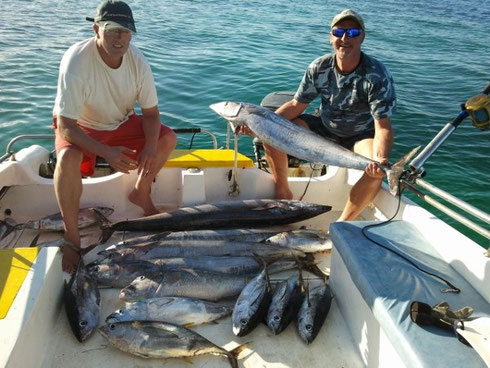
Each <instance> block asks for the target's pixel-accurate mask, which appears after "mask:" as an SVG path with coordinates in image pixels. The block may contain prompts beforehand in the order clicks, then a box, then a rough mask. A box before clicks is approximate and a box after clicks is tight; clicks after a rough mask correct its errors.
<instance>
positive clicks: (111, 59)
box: [53, 0, 177, 273]
mask: <svg viewBox="0 0 490 368" xmlns="http://www.w3.org/2000/svg"><path fill="white" fill-rule="evenodd" d="M87 20H89V21H92V22H94V24H93V30H94V32H95V36H94V37H92V38H89V39H87V40H84V41H81V42H78V43H76V44H75V45H73V46H71V47H70V48H69V49H68V51H67V52H66V53H65V54H64V56H63V58H62V60H61V64H60V71H59V78H58V91H57V95H56V101H55V106H54V110H53V117H54V124H53V128H54V129H55V135H56V139H55V148H56V153H57V163H56V170H55V173H54V184H55V193H56V198H57V201H58V205H59V207H60V210H61V214H62V215H63V220H64V225H65V235H64V237H65V244H66V246H65V247H64V249H63V262H62V266H63V270H64V271H66V272H70V273H71V272H73V271H74V270H75V267H76V265H77V263H78V261H79V259H80V234H79V231H78V211H79V206H80V197H81V194H82V180H81V178H82V176H91V175H92V174H93V172H94V167H95V160H96V156H100V157H103V158H104V159H105V160H106V161H107V162H108V163H109V165H110V166H111V167H112V168H114V169H115V170H116V171H120V172H123V173H129V171H130V170H134V169H137V170H138V174H139V175H138V179H137V181H136V184H135V186H134V188H133V190H132V191H131V192H130V193H129V195H128V198H129V200H130V201H131V202H132V203H134V204H136V205H137V206H139V207H141V208H142V210H143V213H144V215H153V214H156V213H158V210H157V209H156V208H155V206H154V204H153V202H152V200H151V198H150V190H151V184H152V182H153V180H154V178H155V176H156V174H157V173H158V172H159V171H160V169H161V168H162V167H163V164H164V163H165V161H166V160H167V159H168V157H169V155H170V153H171V152H172V150H173V149H174V148H175V145H176V142H177V139H176V136H175V133H174V132H173V130H172V129H170V128H169V127H167V126H165V125H163V124H162V123H161V122H160V113H159V110H158V99H157V93H156V88H155V83H154V80H153V75H152V72H151V69H150V66H149V64H148V62H147V61H146V59H145V57H144V56H143V54H142V53H141V52H140V51H139V50H138V49H136V47H134V46H133V45H131V38H132V34H133V33H134V32H136V27H135V25H134V19H133V14H132V11H131V9H130V7H129V6H128V5H127V4H126V3H124V2H122V1H117V0H108V1H104V2H102V3H100V4H99V6H98V7H97V10H96V15H95V18H87ZM136 102H138V103H139V106H140V107H141V115H138V114H136V113H135V111H134V106H135V103H136Z"/></svg>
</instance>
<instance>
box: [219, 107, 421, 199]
mask: <svg viewBox="0 0 490 368" xmlns="http://www.w3.org/2000/svg"><path fill="white" fill-rule="evenodd" d="M210 108H211V109H212V110H214V111H215V112H216V113H217V114H218V115H220V116H222V117H223V118H225V119H226V120H228V121H229V122H230V123H231V125H232V127H233V130H236V128H237V127H239V126H246V127H248V128H249V129H250V130H251V131H252V133H253V134H255V135H256V136H257V137H259V138H260V139H261V140H262V141H263V142H265V143H267V144H269V145H271V146H273V147H275V148H277V149H279V150H281V151H283V152H286V153H288V154H290V155H293V156H295V157H297V158H300V159H303V160H307V161H311V162H315V163H324V164H328V165H335V166H340V167H347V168H351V169H358V170H364V169H365V168H366V167H367V166H368V165H369V164H370V163H371V162H374V161H373V160H371V159H368V158H366V157H364V156H361V155H359V154H357V153H355V152H352V151H350V150H348V149H346V148H344V147H342V146H340V145H338V144H336V143H334V142H333V141H331V140H328V139H325V138H323V137H322V136H320V135H318V134H316V133H314V132H312V131H310V130H308V129H305V128H303V127H300V126H298V125H296V124H293V123H291V122H290V121H289V120H287V119H285V118H283V117H282V116H280V115H278V114H276V113H275V112H272V111H271V110H269V109H267V108H265V107H262V106H257V105H253V104H249V103H243V102H240V103H237V102H230V101H226V102H219V103H215V104H213V105H211V106H210ZM418 149H419V147H417V148H415V149H413V150H412V151H411V152H409V153H408V154H407V155H406V156H404V157H403V158H402V159H400V160H399V161H398V162H396V163H395V164H393V165H379V166H380V167H381V168H382V169H383V170H384V171H385V172H386V174H387V176H388V184H389V186H390V192H391V193H392V194H393V195H396V194H397V193H398V181H399V178H400V176H401V174H402V173H403V166H404V165H405V163H407V162H408V161H409V160H410V158H411V157H412V156H413V155H414V154H415V153H416V151H417V150H418Z"/></svg>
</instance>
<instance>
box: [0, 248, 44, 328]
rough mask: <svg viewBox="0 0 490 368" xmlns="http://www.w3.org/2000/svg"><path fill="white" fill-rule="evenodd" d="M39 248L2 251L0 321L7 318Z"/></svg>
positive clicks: (0, 261)
mask: <svg viewBox="0 0 490 368" xmlns="http://www.w3.org/2000/svg"><path fill="white" fill-rule="evenodd" d="M38 253H39V248H36V247H34V248H15V249H0V319H3V318H5V317H6V316H7V313H8V311H9V309H10V306H11V305H12V302H13V301H14V299H15V296H16V295H17V292H18V291H19V289H20V287H21V286H22V283H23V282H24V279H25V278H26V276H27V273H28V272H29V270H30V269H31V266H32V264H33V262H34V260H35V259H36V256H37V254H38Z"/></svg>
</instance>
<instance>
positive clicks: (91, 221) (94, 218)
mask: <svg viewBox="0 0 490 368" xmlns="http://www.w3.org/2000/svg"><path fill="white" fill-rule="evenodd" d="M113 212H114V210H113V209H112V208H108V207H88V208H82V209H80V211H79V212H78V228H79V229H84V228H86V227H89V226H92V225H95V224H96V223H99V222H101V221H102V219H103V218H106V217H108V216H110V215H111V214H112V213H113ZM101 215H102V216H103V217H102V216H101ZM16 228H18V229H35V230H46V231H63V230H64V223H63V217H62V216H61V212H58V213H55V214H53V215H49V216H46V217H43V218H40V219H38V220H32V221H28V222H26V223H23V224H18V225H17V226H16Z"/></svg>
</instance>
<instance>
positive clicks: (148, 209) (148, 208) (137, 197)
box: [128, 189, 160, 216]
mask: <svg viewBox="0 0 490 368" xmlns="http://www.w3.org/2000/svg"><path fill="white" fill-rule="evenodd" d="M128 199H129V201H130V202H131V203H133V204H135V205H137V206H139V207H141V208H142V209H143V211H144V215H145V216H151V215H156V214H157V213H160V211H158V210H157V208H156V207H155V205H154V204H153V202H152V200H151V198H150V196H149V195H142V194H140V193H139V192H138V191H137V190H136V189H134V190H133V191H132V192H131V193H129V196H128Z"/></svg>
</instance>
